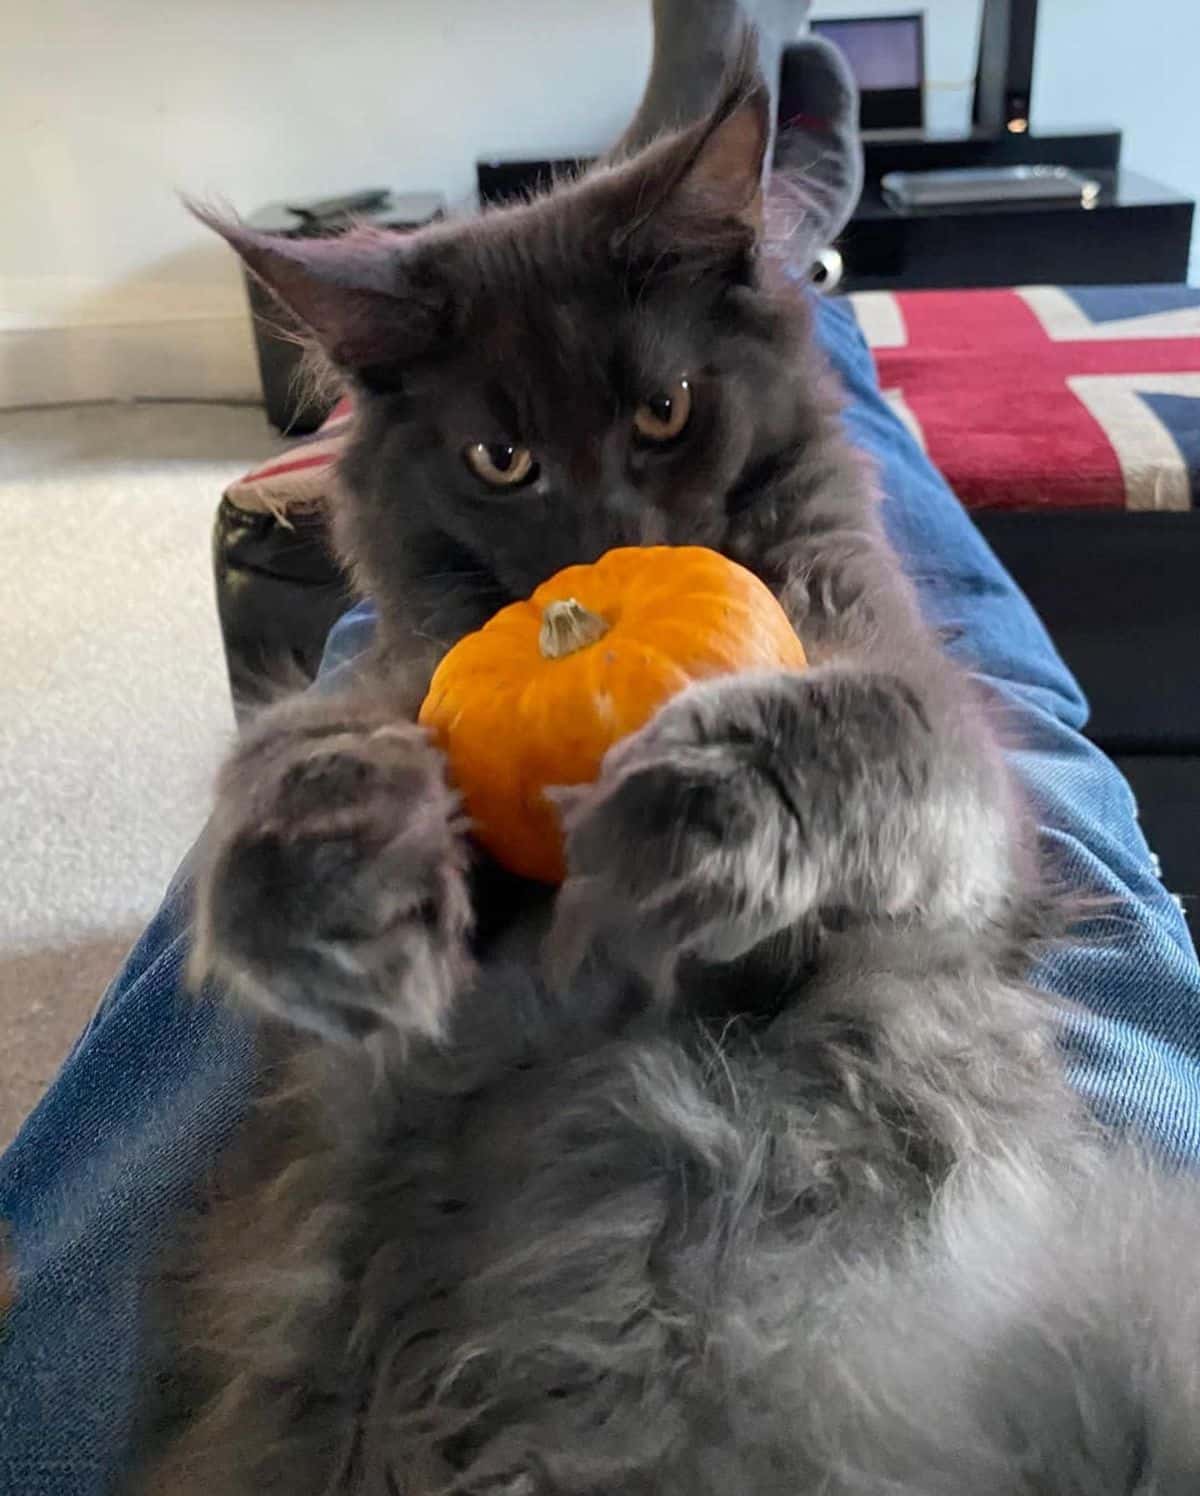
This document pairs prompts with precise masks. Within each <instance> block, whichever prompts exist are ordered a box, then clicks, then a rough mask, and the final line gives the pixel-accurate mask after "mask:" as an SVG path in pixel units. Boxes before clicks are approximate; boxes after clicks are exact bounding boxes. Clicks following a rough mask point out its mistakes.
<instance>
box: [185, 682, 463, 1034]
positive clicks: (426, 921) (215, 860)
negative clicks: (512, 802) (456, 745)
mask: <svg viewBox="0 0 1200 1496" xmlns="http://www.w3.org/2000/svg"><path fill="white" fill-rule="evenodd" d="M205 852H206V861H205V864H204V866H203V869H202V872H201V875H200V877H199V880H198V888H197V899H196V939H195V947H194V954H193V965H192V975H193V976H194V977H196V978H199V977H204V976H209V975H211V976H214V977H215V978H217V979H218V981H220V982H221V983H222V985H223V986H224V987H225V988H226V989H227V990H229V991H230V992H231V993H232V994H233V995H234V996H235V997H236V998H237V999H238V1000H240V1001H243V1002H245V1003H247V1004H249V1005H250V1006H252V1007H254V1008H257V1009H259V1010H265V1011H266V1012H269V1013H272V1014H274V1015H275V1016H277V1017H282V1018H284V1019H285V1020H287V1021H289V1022H291V1023H293V1024H295V1025H296V1026H298V1027H300V1028H303V1029H307V1030H310V1031H314V1032H317V1033H321V1034H325V1035H328V1036H333V1037H337V1038H361V1037H364V1036H366V1035H367V1034H369V1033H371V1032H373V1031H375V1030H376V1029H379V1028H381V1027H384V1028H389V1029H391V1030H392V1031H393V1032H400V1033H405V1032H409V1033H421V1034H425V1035H429V1036H436V1035H437V1034H438V1033H440V1032H441V1030H442V1027H443V1022H444V1019H445V1016H446V1013H447V1010H448V1006H449V1004H450V1002H451V1001H452V999H453V997H454V995H455V993H456V991H457V990H458V988H459V987H460V986H461V985H462V983H463V981H464V979H465V978H466V976H467V974H468V972H469V969H470V962H469V958H468V954H467V935H468V927H469V924H470V901H469V897H468V893H467V886H466V881H465V868H466V861H467V852H466V847H465V842H464V835H463V828H462V825H461V821H460V817H459V812H458V804H457V801H456V798H455V796H454V795H453V793H452V792H451V791H450V789H449V788H448V786H447V783H446V775H445V766H444V761H443V759H442V757H441V755H440V754H439V753H438V752H437V751H436V750H435V749H434V748H433V747H432V745H431V744H430V742H429V740H428V738H427V736H426V734H425V733H424V731H423V730H422V729H420V728H418V727H415V726H413V725H412V724H411V722H410V721H405V720H404V715H403V714H402V713H401V711H400V710H399V709H398V708H397V706H396V703H394V702H393V701H392V700H391V699H390V698H389V697H388V696H387V695H386V694H384V693H381V692H380V691H378V690H362V691H361V692H359V693H357V694H356V693H354V692H351V693H347V694H345V695H342V696H339V697H333V698H322V697H319V696H312V695H306V696H302V697H298V698H296V699H295V700H292V701H289V702H286V703H284V704H283V705H282V706H280V707H278V708H276V709H274V710H272V711H270V712H268V713H265V714H264V716H263V717H262V718H261V719H260V720H259V722H258V723H257V724H256V725H255V727H254V728H253V729H252V730H251V731H250V732H249V733H248V734H247V735H246V737H245V738H244V740H243V741H242V742H241V744H240V745H239V747H238V748H237V750H236V752H235V753H234V755H233V757H232V759H231V760H230V762H229V763H228V764H227V766H226V768H225V769H224V771H223V773H222V776H221V779H220V784H219V788H218V795H217V803H216V808H215V811H214V814H213V818H212V821H211V823H210V826H209V830H208V832H207V835H206V843H205Z"/></svg>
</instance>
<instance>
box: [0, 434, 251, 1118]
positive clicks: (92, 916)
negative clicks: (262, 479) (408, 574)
mask: <svg viewBox="0 0 1200 1496" xmlns="http://www.w3.org/2000/svg"><path fill="white" fill-rule="evenodd" d="M275 445H276V440H275V439H274V438H273V436H272V434H271V433H270V431H269V428H268V427H267V425H266V422H265V420H264V418H263V416H262V413H261V412H260V411H258V410H255V409H247V408H236V407H221V406H204V405H120V406H82V407H74V408H60V409H51V410H31V411H14V412H0V542H2V546H3V550H2V552H0V1146H3V1144H4V1143H5V1142H7V1141H8V1139H9V1138H10V1137H11V1136H12V1134H13V1133H14V1132H15V1131H16V1128H17V1126H18V1125H19V1123H20V1121H21V1119H22V1118H23V1117H24V1115H25V1114H26V1112H27V1111H28V1110H29V1108H30V1107H31V1106H32V1105H33V1103H34V1102H35V1101H36V1100H37V1098H38V1096H39V1095H40V1094H41V1092H42V1090H43V1089H44V1087H45V1085H46V1083H47V1082H48V1081H49V1080H50V1079H51V1078H52V1077H53V1075H54V1072H55V1070H56V1069H57V1067H58V1065H59V1063H60V1061H61V1059H62V1057H63V1055H64V1054H65V1053H66V1051H67V1049H68V1048H69V1047H70V1045H71V1043H72V1041H73V1040H74V1038H75V1036H76V1035H77V1033H78V1032H79V1030H80V1028H81V1027H82V1025H83V1024H84V1022H85V1021H86V1020H87V1017H88V1015H89V1014H90V1013H91V1010H92V1008H93V1007H94V1006H95V1004H96V1002H97V1000H98V999H99V997H100V996H101V994H102V992H103V990H104V987H105V986H106V984H107V982H108V980H109V979H110V978H111V976H112V975H113V973H114V971H115V970H116V968H117V967H118V965H119V964H120V961H121V958H122V956H123V955H124V953H125V951H126V950H127V949H128V946H129V945H130V943H131V942H132V940H133V939H134V938H135V937H136V935H137V933H138V931H139V930H140V928H141V926H142V925H143V924H144V922H145V921H146V919H147V917H148V916H149V915H150V914H151V913H152V912H153V910H154V908H155V906H156V904H157V903H158V900H159V897H160V895H161V893H162V890H163V887H164V885H165V884H166V882H167V881H168V879H169V878H170V876H171V874H172V872H173V871H174V868H175V866H176V864H177V863H178V861H179V859H180V857H181V856H182V854H183V853H184V852H185V851H186V850H187V848H188V846H189V844H190V843H191V841H192V839H193V837H194V836H195V834H196V832H197V831H198V829H199V828H200V826H201V824H202V823H203V820H204V816H205V812H206V807H207V804H208V797H209V792H210V785H211V781H212V776H213V772H214V770H215V768H216V765H217V763H218V762H219V760H220V757H221V755H222V752H223V751H224V748H225V746H226V744H227V743H228V742H229V740H230V736H231V733H232V729H233V718H232V713H231V709H230V704H229V692H228V687H227V684H226V679H225V667H224V662H223V659H222V654H221V642H220V635H219V631H218V627H217V620H216V612H215V605H214V601H213V589H212V572H211V566H210V560H209V538H210V531H211V527H212V520H213V513H214V509H215V506H216V503H217V499H218V497H219V495H220V492H221V489H222V488H223V486H224V485H225V483H227V482H228V480H229V479H230V478H231V477H233V476H235V475H236V474H237V473H238V472H239V471H240V470H242V469H244V468H245V467H247V466H248V465H249V464H250V463H251V462H253V461H255V460H257V459H258V458H260V457H261V456H263V455H264V454H265V453H266V452H269V451H271V450H272V449H273V447H274V446H275Z"/></svg>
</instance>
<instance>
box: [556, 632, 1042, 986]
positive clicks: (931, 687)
mask: <svg viewBox="0 0 1200 1496" xmlns="http://www.w3.org/2000/svg"><path fill="white" fill-rule="evenodd" d="M922 668H923V669H924V671H925V673H926V677H927V678H924V679H922V678H921V674H920V672H919V671H918V670H916V669H914V670H912V671H909V672H906V673H903V674H901V673H892V672H889V671H886V670H882V669H879V670H872V669H868V668H863V667H861V666H859V667H855V666H841V665H827V666H820V667H818V668H816V669H813V670H810V671H807V672H802V673H766V674H762V675H757V676H741V677H729V678H726V679H723V680H717V681H712V682H708V683H705V684H703V685H699V686H696V687H693V688H691V689H690V690H688V691H686V692H684V693H683V694H682V695H680V696H678V697H676V698H675V699H674V700H673V701H671V702H670V703H668V705H667V706H666V707H664V708H663V710H662V711H661V712H660V713H659V714H658V715H657V717H655V718H654V720H653V721H652V722H651V723H650V724H649V726H648V727H646V728H645V729H643V730H642V731H641V732H640V733H638V734H636V735H635V736H633V737H632V738H629V739H627V740H625V741H624V742H623V743H621V744H619V745H618V746H617V747H616V748H615V749H613V750H612V751H611V752H610V754H609V756H608V758H607V760H606V761H605V765H604V769H603V772H602V774H601V777H600V779H599V781H598V783H597V784H596V785H594V786H591V787H589V788H587V789H584V790H578V791H570V792H566V794H565V796H564V802H563V804H564V821H565V825H566V828H567V832H568V840H567V847H568V865H569V872H570V876H569V878H568V881H567V883H566V885H565V886H564V888H563V890H562V892H561V894H560V896H559V911H558V915H557V919H556V927H555V931H554V934H553V936H552V940H551V946H550V951H551V954H552V957H553V958H554V963H555V965H556V969H557V970H558V971H559V972H560V973H561V972H562V971H564V970H570V969H572V968H573V966H574V964H575V963H576V962H577V961H578V960H579V959H580V958H581V957H582V955H583V954H584V952H585V951H587V950H588V949H591V948H593V946H594V945H595V943H596V942H597V941H604V942H605V943H606V945H607V947H608V949H609V951H610V952H612V953H615V954H616V955H617V957H618V959H626V960H629V961H631V962H632V963H633V964H634V965H636V966H637V967H639V968H640V969H641V970H642V971H643V972H644V973H645V974H647V975H648V976H650V977H651V978H653V979H655V980H656V981H658V982H667V983H669V980H670V978H671V976H672V974H673V972H674V969H675V965H676V963H677V961H678V959H679V958H680V957H682V956H685V955H695V956H698V957H700V958H702V959H704V960H707V961H717V962H726V961H732V960H735V959H737V958H739V957H741V956H743V955H745V954H746V953H747V952H749V951H751V950H753V949H754V948H755V947H757V946H759V945H760V944H761V943H762V942H763V941H766V940H768V939H769V938H770V937H774V936H779V935H780V934H781V933H783V932H785V931H787V930H789V929H791V928H793V927H795V926H796V925H797V924H798V923H800V922H802V921H804V920H805V919H806V917H814V918H818V919H821V920H824V921H825V922H834V923H844V922H845V921H846V920H847V919H849V920H851V921H853V920H867V921H885V922H889V923H892V922H896V921H903V922H906V923H908V924H910V925H913V926H916V925H921V926H924V927H926V928H937V929H939V930H942V931H948V932H951V933H961V935H962V936H963V938H965V939H967V940H968V941H971V940H985V939H987V940H991V939H993V938H994V936H995V932H997V931H1003V930H1004V928H1005V927H1006V924H1011V922H1012V907H1011V906H1012V904H1013V903H1014V901H1016V900H1017V899H1018V898H1019V896H1020V885H1021V883H1022V855H1023V849H1022V841H1021V837H1022V824H1023V823H1022V818H1021V816H1020V815H1019V813H1018V812H1017V810H1016V807H1015V804H1014V801H1013V792H1012V790H1011V787H1010V785H1009V781H1008V778H1007V775H1006V773H1005V771H1004V767H1003V762H1002V758H1001V755H1000V753H999V750H998V748H997V747H996V745H995V743H994V741H993V740H992V737H991V735H990V733H989V731H988V730H987V728H986V725H985V724H984V722H983V720H982V717H981V715H980V709H979V707H978V705H977V704H976V702H975V701H974V699H973V697H972V695H971V694H970V690H969V688H968V686H967V684H966V682H965V681H964V680H962V679H960V678H959V677H958V676H957V674H956V672H955V669H954V667H953V666H952V665H951V664H950V663H949V662H948V661H944V660H942V659H941V658H940V657H939V656H937V655H936V654H935V653H934V652H933V651H932V650H930V652H929V658H928V660H927V661H926V662H925V663H924V666H923V667H922Z"/></svg>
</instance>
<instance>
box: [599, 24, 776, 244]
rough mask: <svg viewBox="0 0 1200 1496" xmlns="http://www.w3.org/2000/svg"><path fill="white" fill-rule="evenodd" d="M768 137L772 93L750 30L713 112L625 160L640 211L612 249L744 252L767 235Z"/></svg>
mask: <svg viewBox="0 0 1200 1496" xmlns="http://www.w3.org/2000/svg"><path fill="white" fill-rule="evenodd" d="M770 139H771V101H770V93H769V91H768V89H767V87H766V84H765V83H764V82H763V80H762V75H761V74H760V73H759V71H758V63H757V43H756V40H755V37H754V34H753V32H751V31H749V30H747V31H746V33H745V35H744V37H743V40H742V46H741V49H740V51H739V53H738V55H737V57H736V58H735V59H734V61H733V63H732V64H731V66H730V68H729V70H728V71H727V73H726V76H725V80H724V83H723V85H722V89H721V94H720V97H719V98H718V100H717V103H716V105H715V106H714V108H713V110H712V112H711V113H710V114H709V115H708V116H707V117H706V118H705V119H703V120H700V121H699V122H697V123H696V124H694V125H691V126H689V127H688V128H686V129H684V130H681V131H680V132H679V133H678V134H676V135H674V136H670V137H667V138H666V139H664V140H661V141H659V142H656V143H655V144H653V145H651V146H649V147H648V148H647V149H646V151H645V152H643V153H642V154H641V155H640V156H636V157H634V158H632V160H631V161H630V162H629V163H628V166H627V167H626V168H625V169H626V170H628V171H629V173H630V174H631V176H632V177H633V179H634V181H635V182H636V183H637V188H638V191H637V208H636V211H635V213H634V214H633V216H632V217H631V218H630V219H629V220H628V221H627V222H626V223H625V224H624V225H622V227H621V229H620V230H618V232H617V234H616V235H615V236H614V240H613V248H614V250H616V251H618V252H625V253H627V254H631V255H632V256H634V257H635V258H636V257H637V256H638V254H639V252H640V250H641V249H642V248H643V247H645V248H648V249H650V250H651V251H652V252H662V251H663V250H667V251H669V252H675V251H677V252H678V253H680V254H681V255H683V256H684V257H687V258H690V256H691V255H692V254H693V253H701V254H703V253H710V254H711V255H713V256H715V257H718V258H719V257H724V256H728V255H738V254H741V255H745V254H746V253H747V252H749V251H750V250H752V249H753V247H754V244H755V242H756V241H757V239H758V237H759V235H760V234H761V232H762V224H763V180H762V179H763V168H764V164H765V161H766V156H767V149H768V146H769V144H770ZM618 169H620V168H618Z"/></svg>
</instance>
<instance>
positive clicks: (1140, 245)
mask: <svg viewBox="0 0 1200 1496" xmlns="http://www.w3.org/2000/svg"><path fill="white" fill-rule="evenodd" d="M863 152H864V158H865V168H866V169H865V184H866V185H865V187H864V190H863V196H862V200H861V202H860V203H859V206H858V208H857V210H856V211H855V214H854V217H853V219H852V220H851V222H850V224H849V225H848V227H847V228H846V231H845V233H844V235H843V237H842V240H841V241H840V243H839V248H840V249H841V252H842V257H843V259H844V260H845V265H846V275H845V281H844V288H845V289H846V290H851V291H853V290H860V291H861V290H901V289H906V290H911V289H916V288H918V287H945V286H1003V285H1022V284H1029V283H1031V282H1048V283H1059V284H1067V285H1101V284H1110V283H1119V282H1130V283H1144V282H1153V281H1183V280H1186V278H1187V266H1188V252H1189V249H1190V246H1191V235H1192V218H1193V211H1194V204H1193V203H1192V202H1191V201H1189V200H1188V199H1187V198H1184V197H1182V196H1180V195H1179V194H1178V193H1175V192H1173V191H1171V190H1170V189H1169V188H1167V187H1162V186H1160V185H1159V184H1158V183H1156V182H1152V181H1150V180H1149V179H1147V178H1145V177H1141V176H1138V175H1137V174H1136V173H1133V172H1130V171H1127V170H1126V169H1125V168H1123V167H1122V166H1121V135H1120V132H1119V131H1116V130H1098V131H1084V132H1075V133H1069V134H1066V133H1064V134H1055V135H1035V134H1029V133H1025V134H1009V133H1007V132H1004V133H1001V134H996V133H994V132H988V131H971V132H968V133H966V134H962V135H933V134H929V133H927V132H923V131H905V130H881V131H870V132H866V133H864V136H863ZM1043 164H1044V165H1051V166H1070V167H1074V168H1076V169H1078V170H1080V171H1083V172H1085V173H1086V174H1087V175H1089V176H1093V177H1095V178H1096V179H1097V180H1098V181H1099V182H1100V184H1101V191H1100V198H1099V201H1098V202H1097V203H1096V205H1095V207H1093V208H1084V207H1082V206H1081V205H1080V204H1078V203H1063V202H1045V201H1042V202H1026V203H971V204H960V205H956V206H954V207H943V208H926V209H916V210H913V209H908V210H905V209H899V208H896V207H894V206H893V205H892V204H890V203H888V202H886V201H885V200H884V197H883V193H882V190H881V188H880V179H881V178H882V177H883V176H885V175H886V174H887V173H888V172H891V171H935V170H946V169H949V168H954V167H964V166H1020V165H1043Z"/></svg>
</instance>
